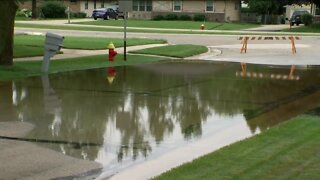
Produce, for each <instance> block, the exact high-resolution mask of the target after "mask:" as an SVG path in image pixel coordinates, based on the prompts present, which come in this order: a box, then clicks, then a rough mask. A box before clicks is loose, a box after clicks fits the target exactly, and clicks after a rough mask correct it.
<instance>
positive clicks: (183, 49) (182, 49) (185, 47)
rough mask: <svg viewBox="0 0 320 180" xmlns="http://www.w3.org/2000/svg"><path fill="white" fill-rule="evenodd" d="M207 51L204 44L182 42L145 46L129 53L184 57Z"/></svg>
mask: <svg viewBox="0 0 320 180" xmlns="http://www.w3.org/2000/svg"><path fill="white" fill-rule="evenodd" d="M207 51H208V48H207V47H205V46H198V45H189V44H182V45H169V46H161V47H153V48H147V49H142V50H138V51H130V53H134V54H150V55H159V56H169V57H177V58H185V57H190V56H194V55H198V54H202V53H205V52H207Z"/></svg>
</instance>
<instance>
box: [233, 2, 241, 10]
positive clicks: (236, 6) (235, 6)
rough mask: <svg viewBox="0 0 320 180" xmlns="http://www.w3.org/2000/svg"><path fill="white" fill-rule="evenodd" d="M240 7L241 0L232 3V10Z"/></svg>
mask: <svg viewBox="0 0 320 180" xmlns="http://www.w3.org/2000/svg"><path fill="white" fill-rule="evenodd" d="M240 7H241V1H240V2H235V3H234V10H236V11H237V10H239V9H240Z"/></svg>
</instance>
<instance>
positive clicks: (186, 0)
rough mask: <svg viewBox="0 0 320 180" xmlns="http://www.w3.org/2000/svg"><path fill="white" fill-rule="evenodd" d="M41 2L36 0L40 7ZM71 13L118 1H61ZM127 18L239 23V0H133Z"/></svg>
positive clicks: (24, 5)
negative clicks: (174, 17) (203, 17)
mask: <svg viewBox="0 0 320 180" xmlns="http://www.w3.org/2000/svg"><path fill="white" fill-rule="evenodd" d="M42 2H43V0H38V5H40V4H41V3H42ZM63 2H64V4H65V5H66V6H69V7H70V9H71V11H73V12H85V13H86V14H87V16H88V17H90V16H91V14H92V11H93V10H94V9H96V8H104V7H110V6H116V5H118V0H63ZM21 8H28V9H31V2H30V1H28V2H25V3H23V4H22V5H21ZM132 10H133V11H132V12H130V13H129V18H137V19H152V18H153V17H155V16H157V15H167V14H177V15H182V14H184V15H190V16H194V15H195V14H206V17H207V20H209V21H220V22H221V21H239V20H240V10H241V1H240V0H133V2H132Z"/></svg>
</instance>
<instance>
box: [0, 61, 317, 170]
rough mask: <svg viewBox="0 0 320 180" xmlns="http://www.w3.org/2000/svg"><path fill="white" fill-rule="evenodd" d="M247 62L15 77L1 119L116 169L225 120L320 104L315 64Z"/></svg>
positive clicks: (263, 123)
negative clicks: (26, 124) (304, 66)
mask: <svg viewBox="0 0 320 180" xmlns="http://www.w3.org/2000/svg"><path fill="white" fill-rule="evenodd" d="M248 68H250V71H248V70H247V65H245V64H241V68H239V65H238V64H226V63H199V62H197V63H167V64H153V65H143V66H135V67H118V68H117V69H115V68H108V69H107V79H108V81H109V83H110V84H108V83H106V82H105V81H106V70H105V69H98V70H88V71H74V72H68V73H61V74H56V75H51V76H50V78H49V77H47V76H43V77H42V78H41V79H39V78H28V79H25V80H21V81H15V82H9V83H6V84H1V89H0V90H1V91H0V92H1V94H0V100H1V101H0V121H8V120H16V119H20V120H22V121H28V122H31V123H33V124H34V125H35V126H36V128H35V129H34V130H33V131H32V132H30V133H29V135H28V137H26V138H29V139H40V140H51V141H54V142H55V143H42V145H43V146H47V147H49V148H52V149H55V150H57V151H59V152H62V153H64V154H67V155H70V156H74V157H78V158H82V159H88V160H96V161H98V162H101V163H102V164H103V165H104V166H105V171H106V172H107V173H109V174H112V173H114V172H117V171H119V169H122V168H126V167H128V166H130V165H132V164H134V163H139V162H142V161H144V160H145V159H151V158H154V157H156V156H159V155H161V154H163V153H166V152H168V151H170V150H171V149H175V148H178V147H181V146H184V145H186V144H188V143H192V142H196V141H197V140H200V139H204V138H205V137H209V136H212V135H214V134H219V132H223V131H224V130H225V129H226V128H232V127H241V132H242V131H243V132H244V133H246V132H249V133H251V134H255V133H259V132H260V131H263V130H265V129H268V128H270V127H272V126H274V125H276V124H277V123H279V122H282V121H284V120H287V119H289V118H291V117H294V116H297V115H299V114H301V113H304V112H306V111H308V110H310V109H313V108H315V107H317V106H318V105H319V102H320V93H319V92H320V91H319V90H320V87H319V86H318V84H319V81H320V79H319V78H318V77H319V75H320V71H319V69H317V68H315V67H314V68H309V69H300V68H296V67H295V66H291V67H266V66H258V65H248ZM239 70H240V71H241V72H239ZM235 72H236V76H234V73H235ZM115 76H116V80H115V79H114V78H115ZM278 76H279V78H278ZM244 77H245V78H244ZM249 77H253V78H249ZM272 77H274V78H272ZM315 77H317V78H315ZM279 79H283V80H284V79H287V80H289V81H280V80H279ZM49 80H50V81H49ZM292 80H294V81H292ZM243 123H246V124H247V127H246V126H242V124H243ZM239 131H240V130H239ZM230 133H231V134H228V139H234V140H236V139H239V137H236V136H238V135H236V134H237V133H232V132H230ZM226 138H227V137H226ZM59 142H60V143H59Z"/></svg>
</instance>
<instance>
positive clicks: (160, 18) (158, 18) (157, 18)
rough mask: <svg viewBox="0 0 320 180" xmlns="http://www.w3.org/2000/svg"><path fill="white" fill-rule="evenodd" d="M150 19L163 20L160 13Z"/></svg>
mask: <svg viewBox="0 0 320 180" xmlns="http://www.w3.org/2000/svg"><path fill="white" fill-rule="evenodd" d="M152 19H153V20H155V21H161V20H164V17H163V16H162V15H156V16H154V17H153V18H152Z"/></svg>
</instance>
